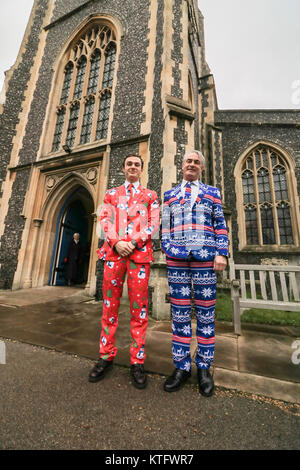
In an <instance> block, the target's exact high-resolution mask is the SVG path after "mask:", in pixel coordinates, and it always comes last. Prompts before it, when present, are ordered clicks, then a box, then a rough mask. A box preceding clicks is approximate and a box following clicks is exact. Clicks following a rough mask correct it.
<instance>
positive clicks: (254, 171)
mask: <svg viewBox="0 0 300 470" xmlns="http://www.w3.org/2000/svg"><path fill="white" fill-rule="evenodd" d="M240 168H241V173H240V176H239V178H240V181H241V186H242V187H241V189H242V207H240V215H241V216H242V217H241V218H242V220H243V235H244V241H245V243H244V245H246V246H261V247H265V246H270V245H271V246H284V245H285V246H286V245H289V246H290V245H295V244H296V220H295V219H296V216H295V198H294V197H293V191H292V179H291V168H290V165H289V163H288V160H287V159H286V158H285V157H284V155H283V154H282V153H281V152H279V151H278V150H276V149H275V148H273V147H271V146H269V145H258V146H256V147H255V148H254V149H253V150H251V151H250V152H249V153H248V154H247V156H246V157H245V158H244V159H243V162H242V165H241V167H240Z"/></svg>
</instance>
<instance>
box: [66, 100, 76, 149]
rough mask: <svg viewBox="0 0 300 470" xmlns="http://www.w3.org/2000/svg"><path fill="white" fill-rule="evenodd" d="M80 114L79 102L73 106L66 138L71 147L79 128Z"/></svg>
mask: <svg viewBox="0 0 300 470" xmlns="http://www.w3.org/2000/svg"><path fill="white" fill-rule="evenodd" d="M78 115H79V103H76V104H75V105H74V106H72V108H71V112H70V119H69V126H68V132H67V138H66V144H67V145H68V146H69V147H73V145H74V142H75V137H76V130H77V121H78Z"/></svg>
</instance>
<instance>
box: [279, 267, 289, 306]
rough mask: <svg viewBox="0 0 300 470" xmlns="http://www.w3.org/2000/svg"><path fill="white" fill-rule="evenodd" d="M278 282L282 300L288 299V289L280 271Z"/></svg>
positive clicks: (283, 274) (283, 275)
mask: <svg viewBox="0 0 300 470" xmlns="http://www.w3.org/2000/svg"><path fill="white" fill-rule="evenodd" d="M279 276H280V283H281V290H282V297H283V300H284V302H288V301H289V296H288V291H287V286H286V281H285V273H282V272H280V273H279Z"/></svg>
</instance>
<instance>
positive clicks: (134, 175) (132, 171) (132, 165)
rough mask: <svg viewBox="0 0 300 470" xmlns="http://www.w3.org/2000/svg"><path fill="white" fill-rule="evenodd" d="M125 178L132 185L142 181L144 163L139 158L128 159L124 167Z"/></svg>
mask: <svg viewBox="0 0 300 470" xmlns="http://www.w3.org/2000/svg"><path fill="white" fill-rule="evenodd" d="M123 172H124V175H125V178H126V179H127V181H129V182H130V183H134V182H135V181H138V180H139V179H140V176H141V173H142V162H141V160H140V159H139V158H138V157H128V158H126V160H125V164H124V167H123Z"/></svg>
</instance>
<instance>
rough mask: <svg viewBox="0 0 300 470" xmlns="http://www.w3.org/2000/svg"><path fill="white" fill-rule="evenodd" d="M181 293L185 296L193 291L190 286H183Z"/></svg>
mask: <svg viewBox="0 0 300 470" xmlns="http://www.w3.org/2000/svg"><path fill="white" fill-rule="evenodd" d="M180 293H181V295H183V296H189V295H190V293H191V289H190V288H189V287H181V289H180Z"/></svg>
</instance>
